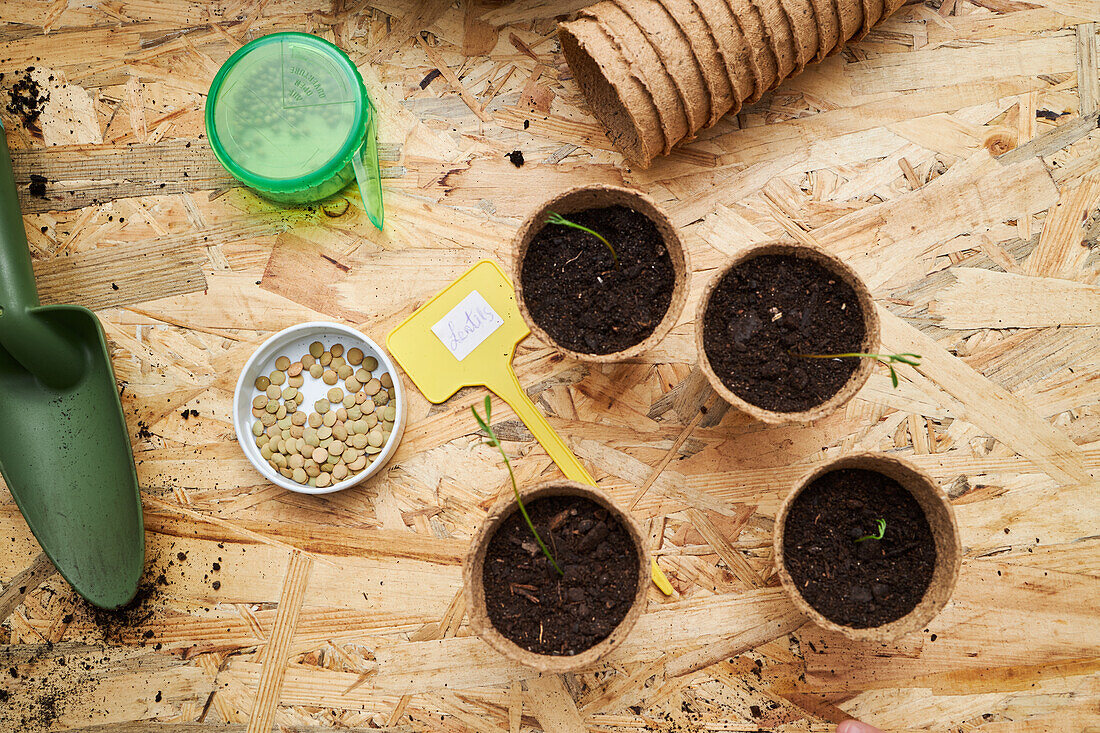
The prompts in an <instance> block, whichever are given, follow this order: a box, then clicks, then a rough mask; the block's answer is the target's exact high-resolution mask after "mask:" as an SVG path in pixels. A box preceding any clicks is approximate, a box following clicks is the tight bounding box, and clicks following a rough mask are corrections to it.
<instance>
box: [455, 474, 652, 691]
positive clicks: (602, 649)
mask: <svg viewBox="0 0 1100 733" xmlns="http://www.w3.org/2000/svg"><path fill="white" fill-rule="evenodd" d="M520 496H522V497H523V501H524V504H529V503H530V502H532V501H534V500H535V499H539V498H543V497H547V496H579V497H583V498H586V499H590V500H591V501H594V502H595V503H597V504H599V505H600V506H602V507H604V508H605V509H607V510H608V511H610V512H611V514H612V515H613V516H614V517H615V518H616V519H618V520H619V522H621V523H622V525H623V526H624V527H626V530H627V532H628V533H629V534H630V538H631V539H632V540H633V541H634V547H635V550H636V551H637V554H638V590H637V592H636V593H635V595H634V603H633V604H632V605H631V606H630V610H629V611H627V613H626V616H624V617H623V620H622V621H620V622H619V625H618V626H616V627H615V629H614V631H612V632H611V634H610V635H608V637H607V638H606V639H604V640H603V641H601V642H599V643H598V644H596V645H595V646H592V647H590V648H588V649H585V650H584V651H583V652H581V653H580V654H576V655H574V656H571V657H559V656H552V655H549V654H536V653H534V652H530V651H528V650H526V649H524V648H522V647H521V646H519V645H518V644H516V643H515V642H514V641H512V640H511V639H509V638H508V637H506V636H504V635H503V634H501V633H500V632H499V631H497V630H496V628H495V627H494V626H493V624H492V623H491V622H490V620H489V613H488V611H487V609H486V607H485V591H484V583H483V577H482V573H483V568H484V566H485V555H486V553H487V552H488V549H489V540H490V539H492V537H493V535H494V534H495V533H496V531H497V529H499V527H500V525H501V524H502V523H503V522H504V520H506V519H507V518H508V517H510V516H511V515H512V514H513V513H514V512H516V511H518V508H519V507H518V505H517V504H516V499H515V496H513V495H511V494H509V495H508V496H507V497H506V498H504V499H502V500H501V501H498V502H497V503H496V505H494V506H493V508H492V509H490V510H489V515H488V516H487V517H486V518H485V521H483V522H482V523H481V527H480V528H479V529H478V531H477V534H476V535H474V538H473V540H472V542H471V543H470V550H469V553H468V554H467V555H466V560H465V562H463V564H462V581H463V593H464V595H465V600H466V609H467V613H468V614H469V621H470V629H471V630H472V631H473V632H474V633H475V634H477V635H478V636H479V637H481V639H482V640H483V641H484V642H485V643H486V644H488V645H489V646H491V647H492V648H493V649H495V650H497V651H498V652H500V653H501V654H503V655H504V656H505V657H507V658H508V659H510V660H512V661H513V662H517V663H519V664H522V665H523V666H525V667H530V668H532V669H535V670H538V671H539V672H552V673H555V674H560V673H564V672H576V671H579V670H582V669H586V668H588V667H591V666H593V665H595V664H596V663H597V662H598V661H600V660H601V659H603V658H604V657H605V656H607V655H608V654H609V653H611V651H612V650H614V649H615V648H616V647H617V646H619V644H621V643H622V642H623V640H624V639H625V638H626V637H627V635H628V634H629V633H630V630H631V629H632V628H633V627H634V624H635V623H636V622H637V621H638V618H639V617H641V615H642V614H643V613H644V612H645V608H646V597H647V594H648V592H649V579H650V576H649V562H650V560H649V549H648V548H647V546H646V541H645V535H644V534H643V533H642V528H641V526H640V525H639V524H638V522H637V520H636V519H634V517H632V516H631V515H630V513H629V512H627V511H625V510H623V509H622V508H620V507H619V506H618V505H617V504H616V503H615V502H614V500H612V499H611V497H610V496H608V495H607V494H605V493H604V492H603V491H601V490H600V489H598V488H596V487H595V486H589V485H587V484H582V483H580V482H578V481H570V480H568V479H554V480H551V481H544V482H543V483H540V484H538V485H536V486H531V487H528V488H526V489H520Z"/></svg>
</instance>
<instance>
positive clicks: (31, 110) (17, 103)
mask: <svg viewBox="0 0 1100 733" xmlns="http://www.w3.org/2000/svg"><path fill="white" fill-rule="evenodd" d="M33 71H34V67H33V66H28V67H27V69H26V71H25V72H24V73H23V75H22V76H21V77H18V78H17V79H16V80H15V83H13V84H12V86H11V88H10V89H9V90H8V104H7V106H6V109H7V110H8V112H10V113H11V114H13V115H15V116H17V117H18V118H19V119H20V121H22V123H23V126H24V127H26V128H27V129H28V130H31V131H32V132H35V131H38V118H39V117H40V116H41V115H42V110H43V109H44V108H45V106H46V102H48V101H49V100H50V93H49V92H47V91H45V90H43V89H42V88H41V87H40V86H39V85H38V82H37V81H35V79H34V77H33V76H31V72H33ZM50 80H51V81H52V80H53V77H52V76H51V77H50Z"/></svg>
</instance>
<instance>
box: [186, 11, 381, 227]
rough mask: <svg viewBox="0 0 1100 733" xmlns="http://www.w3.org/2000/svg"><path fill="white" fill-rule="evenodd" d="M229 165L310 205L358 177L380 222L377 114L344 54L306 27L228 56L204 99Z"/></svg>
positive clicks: (264, 192)
mask: <svg viewBox="0 0 1100 733" xmlns="http://www.w3.org/2000/svg"><path fill="white" fill-rule="evenodd" d="M206 132H207V135H209V137H210V147H211V148H213V150H214V155H216V156H217V158H218V160H219V161H221V164H222V165H224V166H225V168H226V170H228V171H229V172H230V173H231V174H233V176H234V177H235V178H236V179H237V180H239V181H240V182H241V183H243V184H245V185H246V186H248V187H249V188H252V189H254V190H255V191H256V192H257V193H259V194H260V195H261V196H264V197H265V198H268V199H271V200H272V201H275V202H278V203H284V204H308V203H312V202H314V201H319V200H321V199H323V198H326V197H328V196H331V195H333V194H335V193H337V192H338V191H340V190H341V189H343V188H344V187H345V186H346V185H347V184H349V183H350V182H351V181H352V180H353V179H354V180H355V181H357V183H358V186H359V195H360V196H361V197H362V199H363V207H364V209H365V210H366V212H367V216H369V217H370V220H371V221H372V222H373V223H374V225H375V226H376V227H378V228H379V229H381V228H382V222H383V209H382V182H381V176H380V173H379V170H378V144H377V137H376V131H375V113H374V107H373V105H372V104H371V101H370V97H368V96H367V89H366V87H365V86H363V78H362V77H361V76H360V75H359V70H358V69H356V68H355V64H353V63H352V62H351V59H349V58H348V57H347V54H345V53H344V52H343V51H341V50H340V49H339V48H337V47H336V46H334V45H333V44H331V43H329V42H328V41H326V40H324V39H323V38H318V37H317V36H311V35H309V34H308V33H273V34H271V35H269V36H264V37H262V38H257V39H256V40H254V41H252V42H251V43H249V44H247V45H245V46H244V47H243V48H241V49H240V50H239V51H237V52H236V53H235V54H233V55H232V56H230V57H229V60H228V61H226V62H225V64H224V65H223V66H222V68H221V69H220V70H219V71H218V74H217V76H215V77H214V83H213V84H211V85H210V94H209V96H207V98H206Z"/></svg>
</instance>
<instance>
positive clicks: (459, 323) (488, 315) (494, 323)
mask: <svg viewBox="0 0 1100 733" xmlns="http://www.w3.org/2000/svg"><path fill="white" fill-rule="evenodd" d="M503 325H504V319H503V318H501V317H500V316H499V315H498V314H497V312H496V311H495V310H493V308H492V306H490V305H489V304H488V303H487V302H486V301H485V298H483V297H481V293H479V292H477V291H476V290H475V291H473V292H472V293H470V294H469V295H467V296H466V297H465V298H463V299H462V302H461V303H459V304H458V305H456V306H455V307H454V308H452V309H451V312H450V313H448V314H447V315H445V316H443V318H441V319H440V321H439V323H437V324H435V325H434V326H432V333H434V334H435V335H436V336H438V337H439V340H440V341H442V342H443V345H444V346H446V347H447V350H448V351H450V352H451V353H452V354H454V357H455V358H456V359H458V360H459V361H462V360H463V359H465V358H466V357H467V356H469V355H470V353H471V352H472V351H473V350H474V349H476V348H477V347H478V346H480V345H481V342H483V341H484V340H485V339H487V338H489V334H491V333H492V332H493V331H496V330H497V329H498V328H500V327H501V326H503Z"/></svg>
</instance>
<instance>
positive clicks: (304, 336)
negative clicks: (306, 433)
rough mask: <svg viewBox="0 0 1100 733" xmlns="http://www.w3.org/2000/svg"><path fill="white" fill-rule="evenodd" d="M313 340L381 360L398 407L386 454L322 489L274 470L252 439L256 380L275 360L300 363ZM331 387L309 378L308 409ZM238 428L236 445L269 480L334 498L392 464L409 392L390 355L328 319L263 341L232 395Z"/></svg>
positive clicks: (380, 367) (380, 368)
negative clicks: (354, 348) (356, 348)
mask: <svg viewBox="0 0 1100 733" xmlns="http://www.w3.org/2000/svg"><path fill="white" fill-rule="evenodd" d="M314 341H320V342H321V343H322V344H324V345H325V349H328V348H329V347H331V346H332V345H334V344H343V345H344V348H345V349H350V348H352V347H356V346H357V347H359V348H360V349H361V350H362V351H363V354H364V355H365V356H373V357H374V358H375V359H377V360H378V369H377V370H376V373H381V372H383V371H385V372H389V373H390V376H391V377H392V378H393V389H394V402H395V403H396V408H397V418H396V419H395V420H394V422H393V431H392V432H391V433H390V437H389V440H387V441H386V443H385V445H383V446H382V452H381V453H379V454H378V458H377V459H375V461H374V462H373V463H372V464H371V465H370V466H368V467H367V468H366V469H364V470H363V471H360V472H359V473H357V474H355V475H354V476H349V477H348V478H346V479H344V480H343V481H340V482H339V483H336V484H332V485H331V486H326V487H324V488H323V489H318V488H314V487H312V486H309V485H308V484H300V483H298V482H296V481H292V480H290V479H288V478H286V477H285V476H283V475H282V474H280V473H279V472H277V471H276V470H275V469H273V468H272V467H271V466H270V465H268V463H267V461H265V460H264V458H263V456H261V455H260V449H259V448H257V447H256V439H255V438H254V437H253V435H252V422H253V420H254V419H255V418H254V417H253V416H252V398H253V397H255V396H256V395H258V394H259V392H258V391H257V389H256V386H255V384H256V378H257V377H259V376H260V375H262V374H264V375H266V374H269V373H270V372H271V371H273V370H274V369H275V360H276V359H278V358H279V357H280V356H286V357H289V358H290V359H291V361H297V360H298V358H299V357H301V356H302V355H303V354H306V353H308V352H309V345H310V344H311V343H313V342H314ZM329 389H331V388H330V387H329V385H327V384H325V383H324V382H322V381H321V380H319V379H312V378H310V377H309V375H308V374H307V375H306V382H305V384H303V385H302V387H301V388H300V389H299V391H300V392H302V393H303V394H304V395H305V401H304V402H303V403H302V405H303V409H306V408H307V407H308V406H309V405H312V404H313V403H314V402H316V401H317V400H319V399H321V398H322V397H324V396H325V394H326V393H327V392H328V390H329ZM233 427H234V429H235V430H236V431H237V442H238V443H240V444H241V449H242V450H243V451H244V454H245V455H246V456H248V460H250V461H251V462H252V465H253V466H255V467H256V470H257V471H259V472H260V473H262V474H263V475H264V478H266V479H267V480H268V481H271V482H272V483H274V484H278V485H279V486H282V487H283V488H284V489H289V490H290V491H296V492H298V493H300V494H331V493H332V492H334V491H342V490H343V489H347V488H350V487H352V486H355V485H356V484H359V483H362V482H363V481H366V480H367V479H369V478H370V477H371V476H374V475H375V474H377V473H378V472H380V471H381V470H382V469H383V467H385V465H386V464H387V463H389V460H390V458H392V457H393V454H394V452H395V451H396V450H397V446H398V444H399V443H400V442H401V435H402V433H404V432H405V388H404V386H403V385H402V383H401V375H400V373H399V372H398V371H397V366H396V365H395V364H394V362H393V360H392V359H390V357H389V354H387V353H386V352H385V351H383V350H382V347H380V346H379V345H378V344H376V343H374V342H373V341H371V340H370V339H369V338H367V337H366V336H364V335H363V334H361V333H359V332H358V331H356V330H355V329H354V328H348V327H347V326H342V325H340V324H338V323H328V322H325V321H312V322H310V323H301V324H298V325H297V326H291V327H290V328H287V329H284V330H282V331H279V333H277V334H275V335H274V336H272V337H271V338H269V339H268V340H267V341H264V342H263V344H261V345H260V348H258V349H256V352H255V353H254V354H252V356H251V357H250V358H249V360H248V362H247V363H246V364H245V365H244V369H243V370H242V371H241V376H240V378H239V379H238V380H237V388H236V390H235V391H234V393H233Z"/></svg>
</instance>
